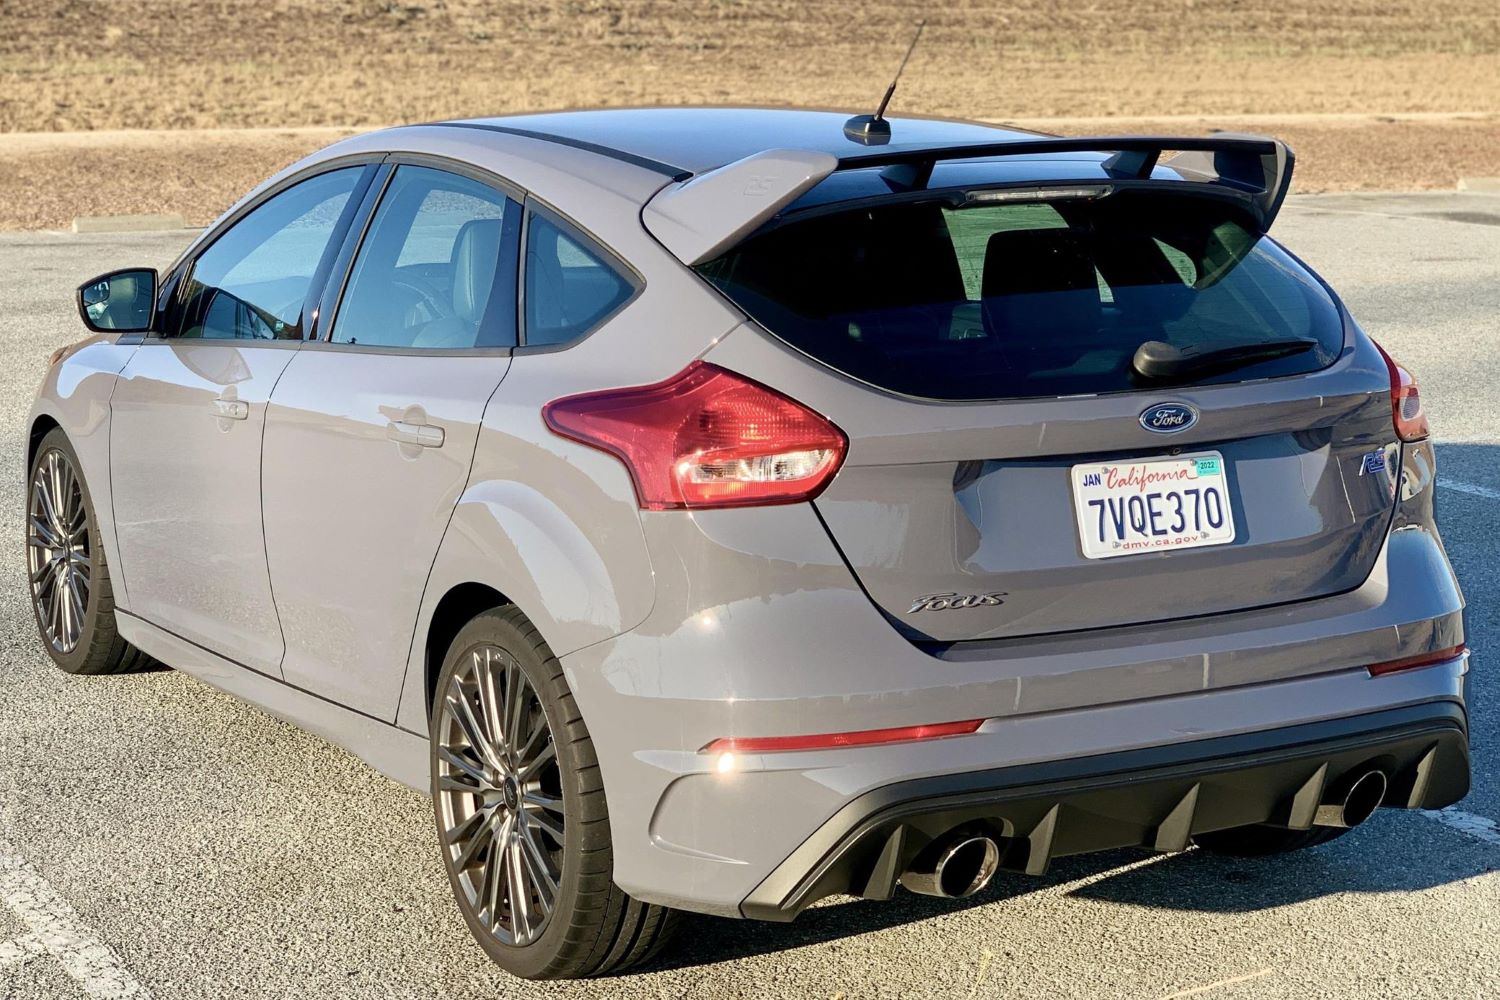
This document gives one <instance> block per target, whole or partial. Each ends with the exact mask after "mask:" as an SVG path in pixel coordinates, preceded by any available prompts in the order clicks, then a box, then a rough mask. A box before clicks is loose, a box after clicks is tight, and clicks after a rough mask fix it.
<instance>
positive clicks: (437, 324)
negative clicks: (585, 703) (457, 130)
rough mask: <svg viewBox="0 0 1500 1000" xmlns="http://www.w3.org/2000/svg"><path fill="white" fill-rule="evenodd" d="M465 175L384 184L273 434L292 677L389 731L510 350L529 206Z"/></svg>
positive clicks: (287, 668) (273, 516) (281, 593)
mask: <svg viewBox="0 0 1500 1000" xmlns="http://www.w3.org/2000/svg"><path fill="white" fill-rule="evenodd" d="M456 169H459V168H455V170H456ZM455 170H448V169H438V168H436V167H433V166H431V165H421V164H417V163H406V164H402V165H399V166H397V167H396V168H395V170H394V172H392V173H391V174H390V176H389V178H388V180H387V181H386V184H385V188H384V191H383V192H381V193H380V195H379V201H378V204H377V205H376V208H375V210H374V213H373V214H372V215H371V216H370V219H369V223H368V225H367V226H366V227H365V231H364V233H363V235H362V237H361V238H359V239H358V240H354V239H351V240H350V247H349V248H348V249H346V251H345V253H344V256H345V257H350V256H352V264H351V265H350V267H349V268H348V278H347V281H346V282H345V283H344V287H343V292H342V296H341V297H340V298H339V300H338V301H337V303H336V308H335V303H334V302H333V301H332V298H331V297H330V299H329V300H328V301H327V308H326V309H325V313H326V314H328V315H330V316H331V323H329V324H328V331H327V334H326V335H325V336H323V337H321V338H320V339H319V341H318V342H316V343H309V344H307V345H306V346H305V347H304V349H303V350H302V351H300V352H298V354H297V356H296V357H294V358H293V359H292V360H291V363H290V364H289V365H288V366H287V368H286V371H285V372H284V373H283V374H282V377H281V379H280V381H279V382H278V383H277V386H276V390H275V392H274V393H273V394H272V397H271V405H270V409H269V412H268V415H267V418H266V439H265V462H264V469H265V472H264V481H263V487H262V488H263V494H264V504H265V531H266V548H267V556H268V559H269V564H270V570H271V582H272V587H273V590H274V593H275V602H276V610H277V613H278V616H279V619H280V621H281V625H282V631H283V633H284V635H285V637H286V656H285V659H284V661H283V666H282V669H283V674H284V676H285V678H286V680H287V681H288V682H289V683H291V684H295V685H296V686H298V687H300V688H303V689H305V690H308V691H312V692H314V693H316V694H319V695H322V696H324V697H326V698H330V699H332V700H334V701H337V702H339V703H340V704H343V705H347V706H349V707H351V708H353V709H355V710H357V711H360V712H363V713H365V714H368V715H373V716H376V717H379V718H394V717H395V712H396V704H397V700H398V698H399V695H400V689H401V682H402V677H403V673H404V670H405V665H406V659H407V653H408V651H409V649H410V646H411V641H412V634H413V630H414V629H415V624H416V618H417V610H418V605H419V604H420V602H421V598H422V592H423V589H424V587H425V586H426V583H427V576H428V573H429V571H430V570H431V568H432V561H433V558H434V556H435V555H436V553H437V549H438V544H439V542H440V541H441V540H442V536H443V532H444V531H445V530H446V528H447V525H448V521H449V518H450V517H451V515H452V513H453V510H454V508H455V506H456V505H457V503H458V499H459V495H460V494H461V492H462V491H463V488H464V485H465V483H466V481H467V479H468V474H469V467H470V464H471V462H472V460H473V457H474V448H475V441H476V439H477V437H478V433H479V425H480V418H481V417H482V416H483V414H484V408H485V404H486V403H487V402H488V401H489V398H490V396H491V395H492V394H493V393H494V391H495V389H496V387H497V386H498V385H499V384H500V381H501V379H502V378H504V377H505V373H506V371H507V369H508V368H509V366H510V349H511V348H512V347H513V346H514V344H515V342H516V321H517V320H516V310H517V297H516V280H517V271H518V254H519V245H520V228H521V206H520V204H519V202H518V200H517V198H516V197H511V196H509V195H508V194H507V191H506V189H505V188H504V187H503V186H501V182H499V181H497V180H495V179H493V178H488V177H486V178H484V179H481V178H480V177H479V176H477V175H466V174H463V173H458V172H455ZM337 270H338V269H337V268H336V271H337ZM330 291H332V290H331V289H330Z"/></svg>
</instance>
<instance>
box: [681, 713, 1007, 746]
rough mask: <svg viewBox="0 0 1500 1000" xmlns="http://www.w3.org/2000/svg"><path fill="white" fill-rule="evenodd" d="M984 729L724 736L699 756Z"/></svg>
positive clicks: (975, 723) (948, 726) (943, 725)
mask: <svg viewBox="0 0 1500 1000" xmlns="http://www.w3.org/2000/svg"><path fill="white" fill-rule="evenodd" d="M982 725H984V720H983V719H969V720H968V721H966V722H938V723H934V724H932V725H927V726H901V727H899V728H896V729H864V730H860V731H859V732H854V733H822V734H819V735H816V736H726V737H724V738H722V739H717V740H714V741H713V742H712V743H710V744H709V745H708V746H706V747H704V748H703V750H702V751H701V752H703V753H782V752H785V751H787V750H831V749H833V748H835V747H867V746H874V745H876V744H880V743H915V742H918V741H919V740H940V739H942V738H944V737H945V736H967V735H968V734H969V733H972V732H974V731H976V730H977V729H978V728H979V727H980V726H982Z"/></svg>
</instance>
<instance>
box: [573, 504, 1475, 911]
mask: <svg viewBox="0 0 1500 1000" xmlns="http://www.w3.org/2000/svg"><path fill="white" fill-rule="evenodd" d="M1427 492H1430V490H1429V491H1427ZM642 524H643V527H644V530H645V532H646V537H647V540H648V547H649V548H650V551H651V552H652V565H653V573H654V575H655V577H656V595H655V605H654V606H653V608H652V611H651V613H650V614H649V615H648V616H647V618H646V620H645V621H644V622H642V624H641V625H639V626H638V627H637V628H635V629H632V630H631V631H629V632H626V633H624V634H621V635H619V636H616V637H614V638H611V639H608V640H605V641H603V642H599V643H595V644H594V645H591V646H587V647H584V648H582V649H578V650H575V651H573V652H571V653H569V654H567V655H565V656H563V657H561V663H562V666H563V670H564V672H565V674H566V676H567V680H568V684H569V686H570V687H571V688H572V691H573V693H574V696H575V698H576V699H577V702H578V706H579V708H580V710H581V711H582V713H583V716H584V718H585V719H587V720H588V726H589V732H590V735H591V736H592V738H593V742H594V746H595V749H596V751H597V753H598V757H599V764H600V770H601V774H602V776H603V779H604V784H605V787H606V788H607V789H608V791H609V811H610V830H611V834H612V836H613V842H614V843H613V847H614V864H615V871H614V874H615V881H616V882H617V883H618V884H619V885H620V887H621V888H623V889H624V890H626V891H627V892H629V893H630V894H631V895H633V896H635V897H636V898H638V899H641V900H643V901H646V902H651V903H659V904H662V905H667V906H673V907H678V908H682V909H688V910H694V911H699V912H705V913H712V914H716V915H722V916H742V915H743V913H744V910H743V904H744V903H745V901H746V899H747V898H748V897H750V896H751V895H752V894H754V893H756V892H757V891H758V890H759V887H760V886H761V885H762V884H763V883H764V882H765V881H766V879H767V878H768V877H770V876H771V875H772V873H774V872H777V871H779V870H780V869H781V868H782V866H783V865H784V864H786V863H787V859H788V858H790V857H792V856H793V855H794V854H795V853H796V852H798V851H799V850H801V849H802V845H803V844H804V843H806V842H807V841H808V840H809V838H811V837H812V836H814V834H815V833H816V832H817V831H818V830H820V829H822V828H823V827H824V825H825V824H826V823H827V822H829V821H830V819H831V818H832V817H834V816H836V815H838V814H840V813H841V811H842V810H843V809H845V808H846V807H847V806H848V805H849V803H851V802H853V801H856V800H858V799H860V798H861V797H862V796H865V795H867V794H869V793H872V792H875V791H877V790H879V789H883V788H887V787H890V786H895V785H902V784H904V783H907V782H912V781H924V780H927V779H932V778H941V777H943V776H947V775H963V774H975V773H992V772H995V771H996V770H997V769H1008V768H1015V767H1023V766H1030V765H1040V764H1045V763H1047V762H1061V761H1072V760H1089V759H1094V760H1097V759H1099V758H1102V757H1104V756H1105V755H1112V754H1123V753H1129V752H1133V751H1139V750H1145V749H1148V748H1153V747H1170V746H1186V745H1190V744H1196V743H1201V742H1202V741H1206V740H1213V739H1218V738H1223V737H1231V736H1239V735H1243V734H1249V733H1276V732H1285V731H1289V730H1291V729H1293V728H1294V727H1300V726H1304V725H1311V724H1317V723H1322V722H1326V721H1329V720H1336V719H1342V718H1349V717H1356V716H1362V715H1367V714H1370V713H1378V712H1383V711H1386V710H1391V709H1399V708H1404V707H1408V706H1415V705H1427V704H1434V703H1440V702H1452V703H1455V704H1459V705H1461V704H1462V703H1463V700H1464V690H1463V689H1464V677H1465V673H1466V670H1467V665H1468V661H1467V658H1466V657H1459V658H1456V659H1454V660H1452V661H1449V662H1446V663H1443V664H1438V665H1434V666H1431V667H1427V668H1423V669H1417V670H1408V671H1403V672H1401V673H1396V674H1391V675H1389V676H1384V677H1371V676H1370V674H1369V672H1368V671H1367V670H1366V669H1365V668H1366V667H1367V666H1368V665H1370V664H1373V663H1382V662H1387V661H1390V660H1395V659H1400V658H1403V657H1406V656H1412V655H1419V654H1423V653H1428V652H1433V651H1436V650H1440V649H1448V648H1451V647H1453V646H1455V645H1457V644H1458V643H1460V642H1462V641H1463V638H1464V632H1463V621H1462V610H1463V597H1462V595H1461V593H1460V592H1459V590H1458V587H1457V584H1456V581H1455V580H1454V578H1453V573H1452V570H1451V569H1450V568H1449V565H1448V561H1447V558H1446V556H1445V554H1444V552H1443V549H1442V543H1441V541H1440V540H1439V539H1438V537H1437V534H1436V533H1435V532H1434V531H1432V530H1431V529H1430V527H1428V526H1427V524H1426V519H1420V520H1419V523H1412V524H1400V525H1398V526H1397V530H1395V531H1393V532H1392V533H1391V535H1390V537H1389V538H1388V539H1387V542H1386V545H1385V548H1384V549H1383V551H1382V553H1381V555H1380V558H1379V559H1378V560H1377V565H1376V569H1375V571H1374V572H1373V573H1372V574H1371V576H1370V579H1369V580H1367V581H1366V583H1365V584H1364V585H1363V586H1361V587H1359V588H1358V589H1356V590H1354V591H1350V592H1348V593H1346V594H1341V595H1337V596H1335V597H1330V598H1324V599H1321V600H1318V601H1307V602H1302V603H1300V604H1293V605H1286V606H1278V607H1272V608H1265V609H1260V610H1258V611H1246V612H1240V613H1236V614H1231V615H1220V616H1214V617H1211V618H1208V619H1193V620H1186V621H1181V622H1174V623H1162V624H1158V625H1153V626H1137V627H1131V628H1121V629H1106V630H1099V631H1097V632H1091V633H1080V634H1074V635H1067V636H1057V637H1049V638H1047V639H1045V640H1034V641H1021V640H1009V641H1005V642H999V643H964V644H961V645H960V646H958V647H955V648H951V649H947V650H944V651H942V652H941V653H940V654H938V655H930V654H929V653H927V652H923V651H922V650H919V649H917V648H916V647H914V646H913V645H912V644H911V643H909V642H908V641H906V640H905V639H904V638H902V637H901V636H900V635H899V634H898V633H897V632H896V631H895V630H894V629H892V628H891V627H890V625H889V624H888V623H887V622H886V621H885V620H884V618H882V617H881V616H880V614H879V613H878V612H877V611H876V610H875V608H874V606H873V605H872V604H871V603H870V601H869V599H868V598H867V597H866V596H865V595H864V594H863V593H862V592H861V591H860V590H859V588H858V585H857V583H856V582H855V581H854V580H853V578H852V576H851V574H850V573H849V570H848V567H847V566H846V565H844V563H843V561H842V559H841V557H840V555H839V553H838V552H837V550H835V549H834V548H833V546H832V543H831V542H830V541H829V538H828V534H827V532H826V530H825V529H824V528H823V526H822V524H821V523H820V522H819V521H818V520H817V517H816V514H815V513H814V512H813V511H812V510H811V509H810V507H809V506H808V505H805V504H799V505H789V506H783V507H768V508H755V509H750V510H728V511H705V512H701V513H697V514H694V515H693V516H692V517H683V516H680V514H679V512H663V513H661V514H659V515H643V517H642ZM981 718H982V719H985V720H987V721H986V722H985V723H984V724H983V725H982V726H981V728H980V729H979V730H978V731H977V732H974V733H972V734H970V735H967V736H958V737H953V738H950V739H941V740H931V741H927V742H922V743H910V744H895V745H886V746H871V747H857V748H843V749H829V750H816V751H794V752H780V753H764V754H756V753H748V754H740V755H737V756H738V759H737V760H736V761H735V763H734V766H733V767H732V768H731V769H729V770H728V771H726V772H721V771H719V770H718V767H717V766H716V765H717V761H716V760H715V759H714V757H713V756H712V755H710V754H707V753H703V752H702V750H703V748H704V747H705V746H707V745H708V744H710V743H711V742H712V741H714V740H715V739H718V738H722V737H740V736H749V737H756V736H780V735H806V734H816V733H836V732H851V731H858V730H867V729H882V728H896V727H904V726H913V725H923V724H931V723H940V722H948V721H954V720H962V719H981ZM809 864H811V862H809ZM801 874H802V873H799V874H798V877H799V878H800V877H801ZM776 902H777V904H778V905H779V903H780V901H779V900H777V901H776Z"/></svg>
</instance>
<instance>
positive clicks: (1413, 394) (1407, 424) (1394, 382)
mask: <svg viewBox="0 0 1500 1000" xmlns="http://www.w3.org/2000/svg"><path fill="white" fill-rule="evenodd" d="M1375 349H1376V350H1378V351H1379V352H1380V356H1381V357H1382V358H1385V367H1386V370H1388V371H1389V372H1390V373H1391V419H1392V421H1393V422H1394V423H1395V425H1396V436H1397V437H1398V438H1400V439H1401V440H1403V441H1421V440H1423V439H1425V438H1426V437H1427V435H1428V434H1430V433H1432V430H1431V428H1429V427H1428V426H1427V412H1426V411H1425V410H1423V409H1422V396H1421V393H1420V392H1419V391H1418V389H1417V377H1416V376H1415V375H1413V374H1412V373H1411V372H1409V371H1407V370H1406V368H1405V367H1404V366H1403V365H1402V364H1401V363H1400V362H1398V361H1397V360H1396V359H1395V358H1393V357H1391V356H1390V355H1389V354H1387V353H1386V351H1385V348H1384V347H1381V346H1380V345H1379V344H1376V345H1375Z"/></svg>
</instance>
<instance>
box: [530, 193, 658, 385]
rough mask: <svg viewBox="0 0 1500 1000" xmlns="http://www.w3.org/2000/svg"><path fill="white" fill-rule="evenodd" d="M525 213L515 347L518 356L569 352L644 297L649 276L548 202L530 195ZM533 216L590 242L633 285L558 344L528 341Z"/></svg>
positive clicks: (600, 256) (588, 244)
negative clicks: (611, 305) (616, 302)
mask: <svg viewBox="0 0 1500 1000" xmlns="http://www.w3.org/2000/svg"><path fill="white" fill-rule="evenodd" d="M525 208H526V214H525V215H524V216H523V217H522V219H521V271H520V274H519V275H518V276H517V281H516V330H517V333H518V335H519V337H520V344H519V345H518V346H517V347H516V354H517V355H522V356H524V355H530V354H554V353H556V352H558V351H566V350H568V349H570V348H572V347H575V346H577V345H578V344H581V343H582V342H583V341H585V340H587V339H588V338H590V337H592V336H593V335H594V334H595V333H596V332H598V330H599V328H600V327H602V326H604V325H605V324H606V323H608V322H609V321H610V320H612V319H614V318H615V317H616V316H618V315H619V314H620V313H622V312H624V311H625V310H626V309H628V308H629V307H630V305H631V304H632V303H633V302H635V300H636V299H639V298H640V297H641V293H642V292H644V291H645V290H646V279H645V277H643V276H642V275H641V273H640V272H639V271H637V270H636V269H635V268H634V267H632V266H631V265H630V263H629V262H628V261H626V260H625V258H624V257H622V256H620V255H619V254H618V253H615V251H614V250H613V249H612V248H611V247H610V246H609V245H608V244H607V243H605V242H604V241H603V240H601V239H599V238H598V237H597V236H595V235H594V234H593V233H592V232H590V231H589V230H588V229H586V228H584V227H583V226H580V225H579V224H578V223H577V222H575V221H573V219H572V218H570V217H569V216H567V215H565V214H563V213H562V212H560V211H558V210H557V209H556V208H554V207H553V206H552V205H550V204H549V203H547V202H545V201H543V200H542V199H540V198H538V197H536V196H535V195H532V194H528V195H527V196H526V202H525ZM534 215H540V216H542V217H543V218H544V219H546V220H547V221H548V222H550V223H552V224H553V225H554V226H557V227H558V228H559V229H562V230H563V231H564V232H567V233H569V234H571V235H572V236H573V237H576V238H578V239H579V242H582V243H584V244H587V246H588V249H589V250H590V251H592V252H593V253H595V254H597V255H598V257H599V259H600V260H602V261H604V263H605V266H607V267H609V268H610V269H611V270H613V271H614V272H615V274H616V275H618V276H619V277H620V278H621V279H623V280H624V281H625V283H626V284H627V285H629V286H630V287H631V291H630V294H629V295H628V296H626V297H625V299H624V300H623V301H622V302H620V304H619V305H617V306H615V307H614V308H613V309H611V310H610V311H609V312H607V313H605V314H604V315H602V316H600V317H599V318H598V319H596V320H594V322H593V323H592V324H590V325H589V326H588V327H587V328H586V329H585V330H584V331H583V332H582V333H580V334H578V335H577V336H575V337H573V338H572V339H570V340H564V341H559V342H557V343H555V344H528V343H527V342H526V341H527V333H528V332H529V331H528V330H527V329H526V257H527V253H528V249H529V247H530V243H531V220H532V217H533V216H534Z"/></svg>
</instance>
